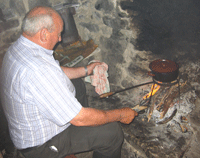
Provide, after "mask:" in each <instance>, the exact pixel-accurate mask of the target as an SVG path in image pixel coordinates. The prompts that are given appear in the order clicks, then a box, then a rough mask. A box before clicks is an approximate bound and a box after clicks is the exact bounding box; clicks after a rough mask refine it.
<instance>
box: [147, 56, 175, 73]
mask: <svg viewBox="0 0 200 158" xmlns="http://www.w3.org/2000/svg"><path fill="white" fill-rule="evenodd" d="M149 68H150V69H151V70H152V71H154V72H158V73H170V72H174V71H176V70H177V69H178V68H179V66H178V64H177V63H176V62H174V61H171V60H167V59H158V60H154V61H152V62H151V63H150V64H149Z"/></svg>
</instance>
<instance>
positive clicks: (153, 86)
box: [143, 84, 160, 99]
mask: <svg viewBox="0 0 200 158" xmlns="http://www.w3.org/2000/svg"><path fill="white" fill-rule="evenodd" d="M159 89H160V86H159V85H158V84H153V85H152V86H151V92H149V93H148V94H146V95H145V96H144V97H143V99H147V98H149V97H150V96H153V95H154V94H155V93H156V92H157V91H158V90H159Z"/></svg>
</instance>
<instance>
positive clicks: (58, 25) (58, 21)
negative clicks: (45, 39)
mask: <svg viewBox="0 0 200 158" xmlns="http://www.w3.org/2000/svg"><path fill="white" fill-rule="evenodd" d="M53 20H54V24H55V28H54V31H53V32H51V33H50V39H49V48H50V49H51V50H52V49H53V48H54V46H55V45H56V43H58V42H60V41H61V33H62V31H63V20H62V18H61V17H60V16H59V15H57V14H55V15H54V16H53Z"/></svg>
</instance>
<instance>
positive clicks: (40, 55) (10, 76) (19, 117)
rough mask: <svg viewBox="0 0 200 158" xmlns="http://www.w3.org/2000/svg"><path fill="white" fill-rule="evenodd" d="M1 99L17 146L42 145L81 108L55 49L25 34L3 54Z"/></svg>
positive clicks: (64, 127) (67, 123)
mask: <svg viewBox="0 0 200 158" xmlns="http://www.w3.org/2000/svg"><path fill="white" fill-rule="evenodd" d="M1 101H2V106H3V109H4V112H5V115H6V118H7V120H8V126H9V131H10V136H11V139H12V141H13V143H14V145H15V146H16V148H18V149H25V148H28V147H34V146H38V145H42V144H43V143H45V142H46V141H48V140H49V139H51V138H52V137H53V136H55V135H57V134H58V133H60V132H62V131H63V130H65V129H66V128H67V127H68V126H70V123H69V121H70V120H72V119H73V118H74V117H75V116H76V115H77V114H78V113H79V112H80V110H81V108H82V106H81V104H80V103H79V102H78V101H77V99H76V98H75V88H74V86H73V84H72V82H71V81H70V79H69V78H68V77H67V76H66V75H65V73H64V72H63V71H62V69H61V67H60V65H59V63H58V62H56V61H55V59H54V57H53V51H52V50H47V49H45V48H43V47H41V46H39V45H37V44H35V43H33V42H31V41H30V40H28V39H26V38H25V37H24V36H21V37H20V38H19V39H18V40H17V41H16V42H15V43H14V44H13V45H12V46H11V47H10V48H9V49H8V51H7V53H6V54H5V56H4V60H3V64H2V69H1Z"/></svg>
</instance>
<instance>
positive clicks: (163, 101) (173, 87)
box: [156, 84, 178, 111]
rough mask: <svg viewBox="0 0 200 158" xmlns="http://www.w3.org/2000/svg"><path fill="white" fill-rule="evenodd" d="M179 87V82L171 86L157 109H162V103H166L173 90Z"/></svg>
mask: <svg viewBox="0 0 200 158" xmlns="http://www.w3.org/2000/svg"><path fill="white" fill-rule="evenodd" d="M176 87H178V84H176V85H174V86H172V87H170V89H169V90H168V91H167V93H165V95H164V96H163V98H162V99H161V101H160V103H159V104H158V105H157V108H156V109H157V110H158V111H160V108H161V105H163V104H164V103H165V100H166V98H167V97H168V96H169V95H170V94H171V92H172V91H173V90H174V89H175V88H176Z"/></svg>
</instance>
